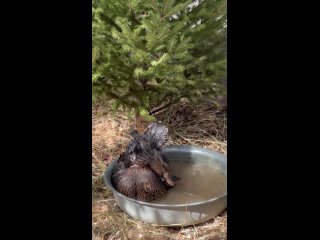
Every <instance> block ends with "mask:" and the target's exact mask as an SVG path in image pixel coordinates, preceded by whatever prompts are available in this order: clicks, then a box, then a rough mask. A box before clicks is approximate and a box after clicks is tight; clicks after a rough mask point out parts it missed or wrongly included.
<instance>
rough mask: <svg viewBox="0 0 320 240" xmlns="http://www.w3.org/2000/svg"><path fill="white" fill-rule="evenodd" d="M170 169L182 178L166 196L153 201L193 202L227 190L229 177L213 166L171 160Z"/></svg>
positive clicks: (167, 202)
mask: <svg viewBox="0 0 320 240" xmlns="http://www.w3.org/2000/svg"><path fill="white" fill-rule="evenodd" d="M170 169H171V171H172V174H173V175H175V176H177V177H179V178H180V180H179V181H178V182H177V184H176V185H175V186H174V187H173V188H171V189H169V190H168V192H167V193H166V195H165V196H163V197H162V198H160V199H157V200H155V201H153V203H160V204H186V203H193V202H198V201H205V200H208V199H210V198H214V197H218V196H220V195H222V194H223V193H225V192H226V191H227V177H226V176H225V175H224V174H223V173H222V172H220V171H218V170H216V169H215V168H213V167H210V166H207V165H204V164H199V163H186V162H181V161H171V162H170Z"/></svg>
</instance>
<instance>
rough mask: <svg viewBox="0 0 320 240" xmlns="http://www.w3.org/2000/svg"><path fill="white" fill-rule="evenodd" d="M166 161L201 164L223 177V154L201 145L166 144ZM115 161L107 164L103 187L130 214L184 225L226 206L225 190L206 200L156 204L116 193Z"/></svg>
mask: <svg viewBox="0 0 320 240" xmlns="http://www.w3.org/2000/svg"><path fill="white" fill-rule="evenodd" d="M164 153H165V154H166V156H167V158H168V160H169V161H175V160H178V161H187V162H191V163H197V164H205V165H208V166H211V167H214V168H215V169H217V170H219V171H221V172H222V173H223V174H224V175H225V176H226V177H227V156H226V155H223V154H220V153H217V152H214V151H210V150H207V149H204V148H199V147H192V146H169V147H167V148H165V149H164ZM115 163H116V160H114V161H112V162H111V163H110V164H109V166H108V167H107V169H106V171H105V175H104V179H105V182H106V184H107V186H108V187H109V188H110V189H111V191H112V192H113V196H114V198H115V200H116V202H117V204H118V205H119V207H120V208H121V209H122V210H123V211H124V212H125V213H127V214H128V215H130V216H131V217H133V218H135V219H138V220H141V221H143V222H146V223H151V224H154V225H161V226H188V225H194V224H198V223H202V222H205V221H208V220H209V219H212V218H214V217H215V216H217V215H218V214H220V213H221V212H223V211H224V210H225V209H226V207H227V192H225V193H224V194H222V195H220V196H218V197H215V198H211V199H208V200H206V201H201V202H194V203H189V204H174V205H169V204H157V203H151V202H142V201H137V200H135V199H131V198H128V197H126V196H124V195H123V194H121V193H119V192H118V191H117V190H116V189H115V188H114V187H113V186H112V183H111V173H112V169H113V167H114V165H115Z"/></svg>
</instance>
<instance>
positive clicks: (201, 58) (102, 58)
mask: <svg viewBox="0 0 320 240" xmlns="http://www.w3.org/2000/svg"><path fill="white" fill-rule="evenodd" d="M92 13H93V20H92V28H93V36H92V40H93V49H92V65H93V68H92V88H93V89H92V90H93V98H94V100H95V99H99V98H102V97H107V98H108V99H112V101H113V108H114V109H118V108H119V107H122V108H124V109H127V110H128V111H133V112H134V113H135V114H136V115H142V116H148V115H149V113H150V111H151V109H152V108H154V107H158V106H160V105H161V104H172V103H174V102H176V101H178V100H179V99H181V98H187V99H189V100H190V101H192V102H196V101H198V100H199V99H203V98H208V97H214V96H216V94H218V93H219V92H221V91H222V90H223V88H222V87H221V84H220V82H219V80H220V79H222V78H225V77H226V42H227V41H226V40H227V34H226V17H227V15H226V0H197V1H191V0H189V1H188V0H93V5H92Z"/></svg>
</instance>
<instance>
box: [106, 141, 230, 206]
mask: <svg viewBox="0 0 320 240" xmlns="http://www.w3.org/2000/svg"><path fill="white" fill-rule="evenodd" d="M174 147H176V148H184V147H188V148H192V149H194V150H201V151H203V150H205V151H206V152H208V153H214V154H215V155H219V156H220V157H222V158H224V159H226V158H227V155H225V154H222V153H219V152H216V151H213V150H210V149H206V148H202V147H195V146H192V145H170V146H168V147H166V148H174ZM117 159H118V158H115V159H113V160H111V161H110V162H109V164H108V166H107V168H106V170H105V172H104V176H103V178H104V181H105V183H106V184H107V186H108V187H109V188H110V189H111V191H112V192H113V193H114V194H117V195H119V196H120V197H122V198H124V199H126V200H128V201H130V202H134V203H138V204H141V205H144V206H150V207H170V208H171V207H175V208H179V207H189V206H190V207H192V206H197V205H201V204H205V203H210V202H214V201H216V200H219V199H222V198H225V197H226V196H227V193H228V191H226V192H225V193H223V194H220V195H218V196H217V197H214V198H210V199H208V200H204V201H198V202H194V203H180V204H163V203H152V202H144V201H139V200H136V199H133V198H129V197H127V196H125V195H123V194H122V193H120V192H118V191H117V190H116V189H115V188H114V187H113V186H112V183H111V178H110V179H109V180H108V179H107V173H108V172H109V171H111V170H112V169H110V168H111V165H114V164H115V161H117Z"/></svg>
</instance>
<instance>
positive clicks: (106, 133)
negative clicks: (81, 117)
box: [92, 103, 227, 240]
mask: <svg viewBox="0 0 320 240" xmlns="http://www.w3.org/2000/svg"><path fill="white" fill-rule="evenodd" d="M156 117H157V119H158V120H161V121H162V122H163V123H164V124H166V125H167V126H168V127H169V130H170V143H172V144H192V145H196V146H202V147H205V148H209V149H212V150H216V151H218V152H221V153H224V154H226V153H227V140H226V137H227V126H226V120H227V115H226V112H225V111H222V110H219V109H218V108H217V107H216V106H215V105H213V104H202V105H199V106H195V107H190V106H189V105H188V104H185V103H179V104H176V105H173V106H171V107H170V108H168V109H166V110H164V111H162V112H160V113H158V114H157V116H156ZM92 122H93V126H92V134H93V144H92V145H93V149H92V153H93V155H92V194H93V200H92V214H93V217H92V226H93V239H94V240H107V239H108V240H112V239H156V240H157V239H158V240H160V239H162V240H164V239H200V240H209V239H215V240H222V239H227V212H224V213H222V214H221V215H219V216H218V217H216V218H215V219H212V220H210V221H208V222H206V223H203V224H200V225H197V226H192V227H184V228H172V227H156V226H152V225H151V224H146V223H142V222H140V221H137V220H134V219H132V218H131V217H129V216H128V215H126V214H125V213H123V212H122V211H121V210H120V209H119V207H118V206H117V205H116V203H115V201H114V199H113V196H112V193H111V191H110V190H109V189H108V188H107V187H106V186H105V184H104V182H103V176H102V175H103V172H104V170H105V168H106V165H108V163H109V162H110V161H111V160H112V159H114V158H116V157H117V156H118V155H119V153H120V152H122V151H123V150H124V149H125V147H126V145H127V144H128V142H129V140H130V139H129V136H128V132H129V129H130V128H131V127H133V126H135V122H134V121H132V120H129V119H128V118H127V117H126V114H124V113H121V112H119V113H116V114H114V115H113V114H111V112H110V111H109V110H108V109H105V110H103V108H101V107H96V108H94V109H93V112H92Z"/></svg>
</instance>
